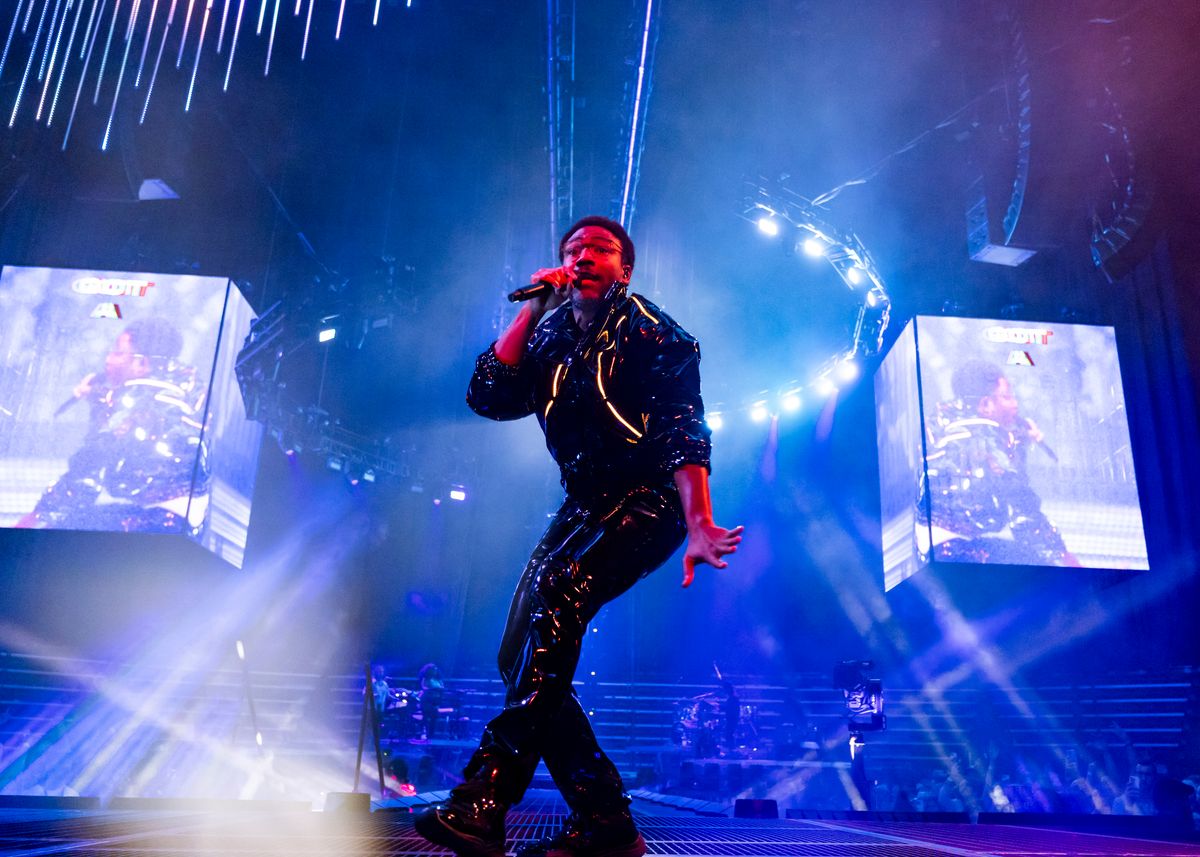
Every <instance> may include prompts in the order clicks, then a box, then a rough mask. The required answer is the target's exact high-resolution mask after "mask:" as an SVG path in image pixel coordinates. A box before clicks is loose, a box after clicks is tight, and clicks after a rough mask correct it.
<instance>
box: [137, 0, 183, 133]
mask: <svg viewBox="0 0 1200 857" xmlns="http://www.w3.org/2000/svg"><path fill="white" fill-rule="evenodd" d="M178 3H179V0H171V6H170V7H169V8H168V9H167V25H166V26H165V27H163V34H162V39H160V40H159V42H158V56H157V57H155V59H154V71H152V72H150V83H149V84H147V85H146V100H145V102H144V103H143V104H142V115H141V118H140V119H138V124H139V125H144V124H145V122H146V111H148V110H149V109H150V96H151V95H153V94H154V82H155V81H156V80H158V67H159V66H160V65H162V58H163V49H164V48H165V47H166V46H167V34H168V33H170V32H171V25H172V24H174V23H175V6H176V5H177V4H178Z"/></svg>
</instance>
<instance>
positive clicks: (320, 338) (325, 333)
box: [317, 327, 337, 342]
mask: <svg viewBox="0 0 1200 857" xmlns="http://www.w3.org/2000/svg"><path fill="white" fill-rule="evenodd" d="M335 336H337V328H336V327H327V328H325V329H324V330H322V331H321V332H320V333H318V334H317V342H328V341H329V340H331V339H333V338H334V337H335Z"/></svg>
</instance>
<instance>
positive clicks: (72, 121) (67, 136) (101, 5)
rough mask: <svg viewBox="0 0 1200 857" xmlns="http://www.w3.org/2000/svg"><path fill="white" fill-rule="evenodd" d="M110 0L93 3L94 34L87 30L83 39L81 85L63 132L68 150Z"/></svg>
mask: <svg viewBox="0 0 1200 857" xmlns="http://www.w3.org/2000/svg"><path fill="white" fill-rule="evenodd" d="M107 2H108V0H94V2H93V3H92V14H91V16H89V18H88V29H89V30H91V33H92V36H91V38H90V39H89V38H88V34H87V32H86V31H85V32H84V34H83V40H84V42H86V43H87V56H86V58H85V59H84V61H83V69H82V70H81V71H80V72H79V85H78V86H77V87H75V103H74V104H72V105H71V117H70V118H69V119H68V120H67V130H66V131H65V132H63V141H62V148H63V151H66V148H67V141H68V140H69V139H71V126H72V125H74V124H75V111H76V110H78V109H79V96H80V95H81V94H82V93H83V82H84V81H85V80H86V79H87V70H88V66H89V65H91V62H92V48H94V47H96V36H97V35H98V34H99V32H100V20H101V19H102V18H103V17H104V4H105V3H107ZM97 7H99V10H100V15H99V17H97V16H96V9H97ZM93 18H95V21H96V28H95V29H92V27H91V21H92V19H93Z"/></svg>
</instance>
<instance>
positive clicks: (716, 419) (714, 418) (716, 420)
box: [704, 413, 725, 431]
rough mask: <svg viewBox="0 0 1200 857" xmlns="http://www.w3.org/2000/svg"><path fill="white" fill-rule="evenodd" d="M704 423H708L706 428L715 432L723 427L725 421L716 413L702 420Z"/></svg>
mask: <svg viewBox="0 0 1200 857" xmlns="http://www.w3.org/2000/svg"><path fill="white" fill-rule="evenodd" d="M704 421H705V422H706V423H708V427H709V428H710V429H712V430H713V431H717V430H718V429H719V428H721V426H723V425H725V420H724V419H722V418H721V415H720V414H717V413H713V414H709V415H708V416H706V417H705V418H704Z"/></svg>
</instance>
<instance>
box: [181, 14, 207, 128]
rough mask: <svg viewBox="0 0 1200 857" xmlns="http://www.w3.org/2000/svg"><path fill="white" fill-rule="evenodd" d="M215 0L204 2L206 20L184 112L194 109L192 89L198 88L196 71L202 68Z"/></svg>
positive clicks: (201, 31)
mask: <svg viewBox="0 0 1200 857" xmlns="http://www.w3.org/2000/svg"><path fill="white" fill-rule="evenodd" d="M212 4H213V0H207V2H206V3H205V4H204V20H203V21H201V22H200V41H199V42H198V43H197V44H196V61H195V62H194V63H193V64H192V80H191V82H190V83H189V84H188V94H187V100H186V101H185V102H184V103H183V112H184V113H187V112H188V111H189V110H191V109H192V90H194V89H195V88H196V71H197V70H198V69H199V68H200V54H201V53H202V52H203V51H204V34H205V32H207V30H208V16H209V15H211V14H212Z"/></svg>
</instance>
